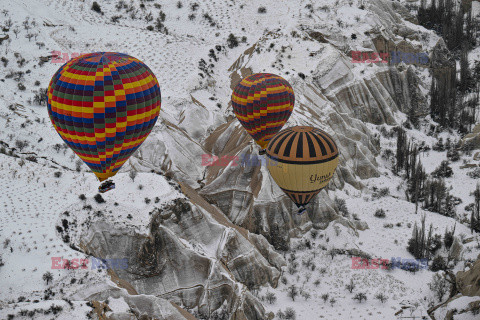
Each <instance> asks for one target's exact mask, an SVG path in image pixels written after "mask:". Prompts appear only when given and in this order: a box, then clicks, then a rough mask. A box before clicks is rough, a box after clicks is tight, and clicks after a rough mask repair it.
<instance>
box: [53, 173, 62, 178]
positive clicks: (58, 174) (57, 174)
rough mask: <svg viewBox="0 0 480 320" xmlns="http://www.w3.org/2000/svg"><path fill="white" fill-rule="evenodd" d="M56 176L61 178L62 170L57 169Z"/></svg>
mask: <svg viewBox="0 0 480 320" xmlns="http://www.w3.org/2000/svg"><path fill="white" fill-rule="evenodd" d="M53 175H54V176H55V178H60V177H61V176H62V173H61V172H60V171H57V172H55V173H54V174H53Z"/></svg>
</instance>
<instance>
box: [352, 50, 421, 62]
mask: <svg viewBox="0 0 480 320" xmlns="http://www.w3.org/2000/svg"><path fill="white" fill-rule="evenodd" d="M351 55H352V63H379V62H381V63H388V62H389V61H390V62H391V63H400V62H403V63H406V64H427V63H428V54H427V53H426V52H418V53H415V52H402V51H391V52H390V53H388V52H362V51H352V52H351Z"/></svg>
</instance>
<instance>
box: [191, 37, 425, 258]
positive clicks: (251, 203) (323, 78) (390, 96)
mask: <svg viewBox="0 0 480 320" xmlns="http://www.w3.org/2000/svg"><path fill="white" fill-rule="evenodd" d="M306 34H309V35H310V37H312V36H311V34H312V32H311V30H310V31H308V30H307V31H306ZM317 38H318V36H317V37H316V38H315V37H314V38H309V39H310V40H305V41H310V42H313V43H312V44H310V45H311V46H312V48H314V49H316V51H313V49H311V50H310V51H311V52H312V51H313V53H311V55H310V56H306V57H305V59H307V61H309V63H311V65H313V66H314V67H313V70H312V73H311V78H310V79H309V80H308V81H306V80H303V79H301V77H292V78H289V79H288V80H289V81H290V83H291V84H292V86H293V87H294V90H295V96H296V97H297V99H296V102H295V112H294V113H293V114H292V116H291V118H290V119H289V120H288V122H287V124H286V125H285V126H286V127H288V126H293V125H310V126H315V127H320V128H322V129H324V130H325V131H327V132H329V133H331V134H332V136H333V138H334V139H335V140H336V142H337V145H338V146H339V150H340V157H339V160H340V161H339V165H338V168H337V170H336V173H335V175H334V178H333V179H332V181H331V183H330V185H329V187H328V188H329V189H330V190H334V189H336V188H343V187H344V185H345V184H350V185H352V186H354V187H355V188H359V189H360V188H362V187H363V185H362V183H361V179H367V178H371V177H377V176H379V172H378V169H377V163H376V160H375V157H376V156H377V155H378V154H379V150H380V148H379V141H378V139H377V138H376V137H374V135H373V134H372V132H371V131H370V129H369V128H368V125H366V123H372V124H376V125H380V124H388V125H396V124H397V121H396V118H395V116H394V114H395V112H397V111H402V112H408V111H409V110H410V109H412V108H413V109H414V110H416V112H418V113H422V112H423V111H424V110H426V109H425V108H426V100H425V97H424V96H423V94H422V92H421V90H420V88H419V83H420V81H419V79H418V77H417V76H416V74H415V72H414V70H413V68H412V67H408V68H393V67H381V68H374V69H373V70H372V71H370V73H369V76H365V77H363V78H360V79H358V77H357V76H356V75H355V74H354V72H353V70H352V63H351V61H349V60H348V59H347V58H346V57H345V56H344V55H342V54H341V53H340V52H339V50H338V49H337V48H335V47H333V46H332V44H331V43H328V41H327V40H325V39H324V38H322V39H324V40H325V41H319V40H316V39H317ZM278 39H283V40H284V41H283V42H282V44H284V45H285V46H287V47H288V48H291V50H292V55H297V54H298V55H300V56H302V54H303V53H301V52H296V51H295V50H300V49H296V46H294V45H292V46H291V47H289V46H288V44H289V43H290V42H291V39H290V38H289V36H288V35H285V34H283V33H282V32H276V33H270V34H268V35H266V36H265V38H262V39H260V41H259V42H258V43H256V44H255V48H256V49H258V50H262V49H263V46H264V45H266V44H269V43H270V42H271V41H278ZM310 42H309V43H310ZM297 47H298V46H297ZM302 50H303V49H302ZM317 54H318V55H321V56H322V58H323V59H321V60H319V58H315V55H317ZM311 56H312V57H311ZM256 59H257V55H256V53H255V50H252V49H251V48H250V49H248V50H246V51H245V52H244V54H243V56H242V57H240V58H239V59H238V60H237V61H236V62H235V64H234V65H232V67H231V68H230V71H231V72H232V77H231V81H232V83H233V82H235V81H237V80H238V78H239V77H238V75H239V74H243V73H245V70H251V71H252V72H258V71H257V70H255V67H256V65H257V64H258V63H257V62H256ZM282 63H285V64H287V65H286V66H284V68H285V69H286V70H289V66H288V61H286V62H283V61H282ZM315 66H316V67H315ZM292 68H293V67H292ZM242 70H243V71H242ZM292 73H293V72H292ZM203 147H204V149H205V150H207V151H208V152H210V153H211V154H213V155H215V156H218V157H219V158H222V157H226V158H227V159H232V158H235V157H236V158H237V159H241V158H242V157H243V156H245V155H249V156H251V155H256V154H257V147H256V146H255V145H254V144H253V141H252V140H251V138H250V137H249V136H248V135H247V134H246V133H245V131H244V130H243V128H242V127H241V126H240V124H239V123H238V121H236V119H235V118H234V119H232V120H231V121H229V122H228V123H227V124H224V125H222V126H221V127H219V128H217V129H216V130H215V131H213V133H212V134H211V135H210V136H209V137H208V138H207V139H205V142H204V144H203ZM205 176H206V179H205V181H204V182H205V184H206V185H205V187H203V188H202V189H201V190H200V191H199V193H200V194H201V195H202V196H204V197H205V198H206V199H208V201H210V202H212V203H214V204H215V205H217V206H218V207H219V208H220V209H221V210H222V211H223V212H224V213H225V214H226V215H227V216H228V217H229V218H230V220H231V221H232V222H233V223H235V224H237V225H240V226H242V227H245V228H247V229H248V230H250V231H251V232H254V233H259V234H262V235H264V236H265V237H266V238H267V239H268V240H269V241H270V243H272V244H274V245H275V247H276V248H277V249H285V248H286V247H287V243H288V239H289V238H290V236H291V235H292V234H295V233H296V230H295V229H296V228H301V226H302V225H305V224H307V223H313V224H314V225H316V226H319V225H325V224H328V222H329V221H332V220H333V219H334V218H333V217H334V216H336V213H335V208H334V207H333V206H332V205H331V204H332V201H331V200H330V199H328V196H327V193H326V191H322V192H321V194H320V195H319V196H318V197H317V198H316V199H315V201H313V202H312V205H311V206H310V208H309V213H308V215H305V216H303V217H297V216H296V215H295V212H296V208H295V206H294V205H293V204H292V202H291V201H290V199H288V198H287V197H286V196H285V195H284V194H283V192H282V191H281V190H280V189H279V188H278V187H277V185H276V183H275V182H274V181H273V180H272V179H271V178H270V176H269V174H268V171H267V170H266V168H265V167H264V166H259V165H257V166H248V165H247V166H242V165H240V164H238V163H231V164H230V165H229V166H223V167H221V166H216V167H207V168H206V175H205Z"/></svg>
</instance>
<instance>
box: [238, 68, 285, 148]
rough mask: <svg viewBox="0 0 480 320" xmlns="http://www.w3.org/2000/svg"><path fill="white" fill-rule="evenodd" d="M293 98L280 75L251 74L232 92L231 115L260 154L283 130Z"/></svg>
mask: <svg viewBox="0 0 480 320" xmlns="http://www.w3.org/2000/svg"><path fill="white" fill-rule="evenodd" d="M294 103H295V95H294V93H293V89H292V87H291V86H290V84H289V83H288V82H287V81H286V80H285V79H283V78H282V77H280V76H277V75H274V74H270V73H255V74H252V75H250V76H248V77H246V78H245V79H243V80H242V81H241V82H240V83H239V84H238V85H237V86H236V87H235V89H234V90H233V93H232V106H233V112H234V113H235V116H236V117H237V119H238V120H239V121H240V123H241V124H242V126H243V127H244V128H245V130H247V132H248V133H249V134H250V135H251V136H252V138H253V139H254V140H255V142H256V143H257V144H258V145H259V146H260V147H261V148H262V149H263V150H262V151H261V152H260V153H261V154H262V153H264V149H265V148H266V146H267V144H268V141H269V140H270V139H271V138H272V137H273V136H274V135H275V134H276V133H277V132H278V131H280V129H281V128H282V127H283V125H284V124H285V122H287V120H288V118H289V117H290V114H291V113H292V110H293V105H294Z"/></svg>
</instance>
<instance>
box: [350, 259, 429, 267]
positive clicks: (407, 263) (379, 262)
mask: <svg viewBox="0 0 480 320" xmlns="http://www.w3.org/2000/svg"><path fill="white" fill-rule="evenodd" d="M352 269H384V270H385V269H403V270H420V269H428V259H402V258H400V257H398V258H392V259H390V260H389V259H366V258H361V257H352Z"/></svg>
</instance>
